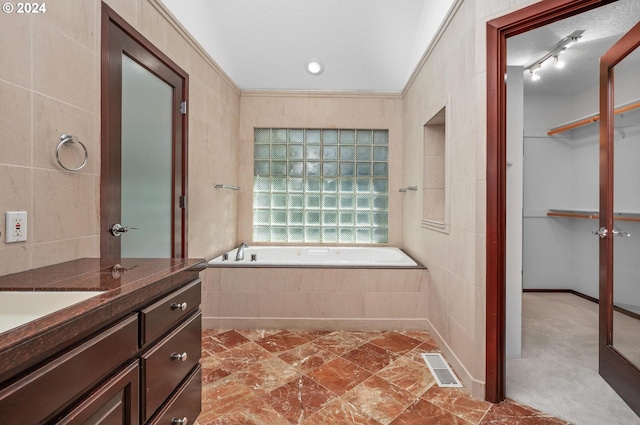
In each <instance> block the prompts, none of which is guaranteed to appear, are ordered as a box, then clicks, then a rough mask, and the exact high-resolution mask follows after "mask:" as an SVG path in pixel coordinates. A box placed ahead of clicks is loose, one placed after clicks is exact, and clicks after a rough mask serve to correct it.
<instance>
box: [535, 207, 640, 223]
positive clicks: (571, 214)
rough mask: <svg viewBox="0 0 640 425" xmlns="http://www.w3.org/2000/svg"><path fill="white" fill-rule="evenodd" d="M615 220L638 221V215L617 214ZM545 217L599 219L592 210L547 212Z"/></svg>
mask: <svg viewBox="0 0 640 425" xmlns="http://www.w3.org/2000/svg"><path fill="white" fill-rule="evenodd" d="M614 216H615V219H616V220H619V221H640V213H635V212H617V213H614ZM547 217H563V218H580V219H587V220H597V219H599V218H600V214H599V213H598V211H594V210H555V209H554V210H549V211H547Z"/></svg>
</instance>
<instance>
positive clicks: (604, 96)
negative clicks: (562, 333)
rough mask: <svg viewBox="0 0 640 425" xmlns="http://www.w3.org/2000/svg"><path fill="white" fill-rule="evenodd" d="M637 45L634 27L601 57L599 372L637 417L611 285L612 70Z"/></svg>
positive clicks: (634, 381) (637, 384) (639, 30)
mask: <svg viewBox="0 0 640 425" xmlns="http://www.w3.org/2000/svg"><path fill="white" fill-rule="evenodd" d="M639 46H640V23H639V24H636V25H635V26H634V27H633V28H632V29H631V30H630V31H629V32H628V33H627V34H625V35H624V36H623V37H622V38H621V39H620V40H619V41H618V42H617V43H616V44H614V45H613V46H612V47H611V48H610V49H609V50H607V52H606V53H605V54H604V55H603V56H602V57H601V58H600V227H601V228H602V227H604V228H605V229H608V230H609V232H608V235H607V237H605V238H602V239H600V250H599V251H600V263H599V268H600V306H599V311H600V322H599V335H600V336H599V343H598V346H599V350H598V351H599V355H598V360H599V367H598V369H599V372H600V375H602V377H603V378H604V379H605V380H606V381H607V382H608V383H609V385H611V387H612V388H613V389H614V390H615V391H616V392H617V393H618V394H619V395H620V397H622V399H623V400H624V401H625V402H626V403H627V404H628V405H629V407H631V409H632V410H633V411H634V412H636V414H638V415H640V394H639V392H640V391H639V390H638V389H639V388H640V370H638V367H637V366H635V365H634V364H632V363H631V362H629V361H628V360H627V359H626V358H624V357H623V356H622V355H620V353H619V352H618V351H617V350H615V349H614V348H613V285H614V273H615V272H614V260H613V258H614V257H613V253H614V239H615V238H614V237H613V230H614V214H613V206H614V197H615V193H614V184H613V183H614V182H613V176H614V143H613V140H614V137H613V136H614V134H613V133H614V118H613V117H614V107H615V106H614V85H615V78H614V67H615V66H616V65H617V64H618V63H619V62H620V61H621V60H622V59H624V58H625V57H626V56H627V55H629V54H630V53H631V52H632V51H633V50H635V49H637V48H638V47H639Z"/></svg>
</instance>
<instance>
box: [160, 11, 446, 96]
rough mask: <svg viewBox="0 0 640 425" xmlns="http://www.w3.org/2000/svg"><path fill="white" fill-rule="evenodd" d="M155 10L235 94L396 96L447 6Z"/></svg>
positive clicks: (440, 20)
mask: <svg viewBox="0 0 640 425" xmlns="http://www.w3.org/2000/svg"><path fill="white" fill-rule="evenodd" d="M163 2H164V4H165V5H166V6H167V8H168V9H169V10H170V11H171V12H172V13H173V14H174V15H175V16H176V17H177V18H178V20H179V21H180V22H181V23H182V24H183V25H184V26H185V27H186V28H187V30H189V32H190V33H191V34H192V35H193V36H194V38H195V39H196V40H198V42H199V43H200V44H201V45H202V46H203V47H204V48H205V50H207V52H208V53H209V54H210V55H211V57H212V58H214V60H215V61H216V62H217V63H218V64H219V65H220V67H221V68H222V69H223V70H224V71H225V72H226V73H227V74H228V75H229V76H230V77H231V79H232V80H233V81H234V82H235V83H236V84H237V85H238V86H239V87H240V88H241V89H243V90H339V91H382V92H400V91H401V90H402V89H403V87H404V85H405V84H406V82H407V80H408V79H409V77H410V76H411V73H412V72H413V70H414V68H415V67H416V65H417V64H418V62H419V60H420V58H421V57H422V54H423V53H424V51H425V50H426V48H427V46H428V44H429V42H430V41H431V39H432V38H433V36H434V34H435V32H436V31H437V29H438V27H439V26H440V24H441V22H442V21H443V19H444V18H445V16H446V13H447V11H448V10H449V8H450V7H451V4H452V3H453V0H437V1H434V0H322V1H317V0H268V1H266V0H215V1H211V0H189V1H185V0H163ZM312 58H315V59H319V60H320V61H321V62H322V63H323V64H324V67H325V68H324V72H323V73H322V74H320V75H317V76H314V75H310V74H308V73H307V72H306V71H305V64H306V63H307V61H309V59H312Z"/></svg>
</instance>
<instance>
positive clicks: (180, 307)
mask: <svg viewBox="0 0 640 425" xmlns="http://www.w3.org/2000/svg"><path fill="white" fill-rule="evenodd" d="M186 309H187V303H186V302H183V303H171V310H180V311H185V310H186Z"/></svg>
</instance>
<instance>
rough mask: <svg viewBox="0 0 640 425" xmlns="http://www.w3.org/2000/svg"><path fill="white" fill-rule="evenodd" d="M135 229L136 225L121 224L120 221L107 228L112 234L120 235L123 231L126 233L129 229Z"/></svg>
mask: <svg viewBox="0 0 640 425" xmlns="http://www.w3.org/2000/svg"><path fill="white" fill-rule="evenodd" d="M133 229H137V227H133V226H122V225H121V224H120V223H116V224H114V225H113V226H111V228H110V229H109V232H110V233H111V234H112V235H113V236H120V235H121V234H123V233H127V232H128V231H129V230H133Z"/></svg>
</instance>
